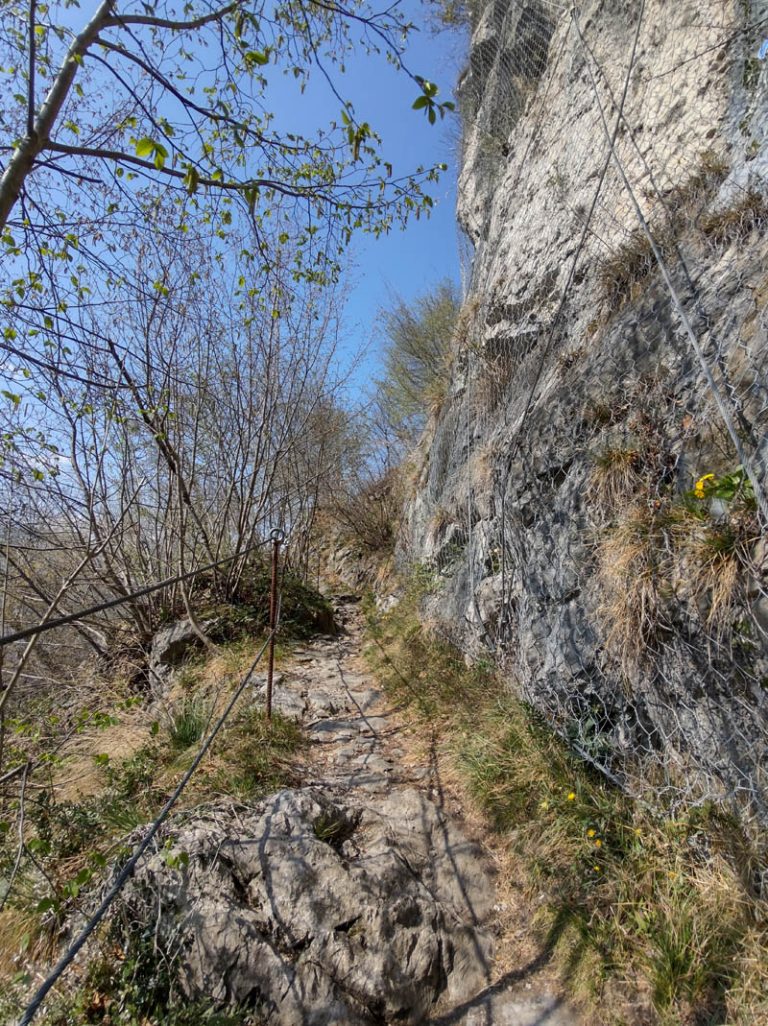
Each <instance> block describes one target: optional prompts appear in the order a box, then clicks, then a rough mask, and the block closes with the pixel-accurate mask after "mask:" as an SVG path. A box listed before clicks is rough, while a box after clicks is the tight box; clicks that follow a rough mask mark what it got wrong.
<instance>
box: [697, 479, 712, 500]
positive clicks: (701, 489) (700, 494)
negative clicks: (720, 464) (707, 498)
mask: <svg viewBox="0 0 768 1026" xmlns="http://www.w3.org/2000/svg"><path fill="white" fill-rule="evenodd" d="M714 480H715V475H714V474H705V475H704V477H700V478H699V480H698V481H697V482H696V484H695V485H694V486H693V494H694V495H695V496H696V498H697V499H703V498H704V495H705V488H706V482H707V481H714Z"/></svg>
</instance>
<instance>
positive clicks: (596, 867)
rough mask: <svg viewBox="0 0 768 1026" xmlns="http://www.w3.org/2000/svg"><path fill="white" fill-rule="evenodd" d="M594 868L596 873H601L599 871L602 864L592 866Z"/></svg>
mask: <svg viewBox="0 0 768 1026" xmlns="http://www.w3.org/2000/svg"><path fill="white" fill-rule="evenodd" d="M592 868H593V869H594V871H595V872H596V873H599V872H600V866H592Z"/></svg>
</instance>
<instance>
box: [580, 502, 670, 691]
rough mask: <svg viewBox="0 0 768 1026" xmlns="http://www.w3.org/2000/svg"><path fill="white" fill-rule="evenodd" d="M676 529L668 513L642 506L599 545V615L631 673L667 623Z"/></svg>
mask: <svg viewBox="0 0 768 1026" xmlns="http://www.w3.org/2000/svg"><path fill="white" fill-rule="evenodd" d="M671 526H672V522H671V520H670V517H669V514H668V511H667V510H664V509H656V508H655V506H654V505H653V504H648V503H644V502H643V503H637V504H635V505H634V506H631V507H630V508H629V509H628V510H627V511H626V512H625V513H624V514H623V515H622V516H621V517H620V519H619V520H618V522H617V523H616V525H615V526H614V527H612V528H611V530H610V531H608V532H607V533H606V535H605V537H604V538H603V540H602V541H601V542H600V544H599V546H598V566H599V570H598V576H599V580H600V582H601V585H602V589H603V601H602V603H601V605H600V608H599V615H600V616H601V618H602V619H603V621H604V623H605V625H606V628H607V636H606V646H607V648H608V649H609V650H610V651H612V652H613V653H614V655H615V656H616V657H617V658H618V660H619V662H620V663H621V665H622V666H623V667H624V669H625V671H626V672H628V673H629V672H631V671H632V670H634V669H635V668H636V667H637V665H638V663H639V662H640V661H641V660H642V658H643V656H644V655H645V653H646V652H647V650H648V647H649V646H650V645H651V644H652V642H653V639H654V637H655V636H656V633H657V631H658V629H659V626H660V625H661V624H663V623H664V622H665V605H666V597H667V595H666V594H665V591H666V589H665V587H664V585H665V583H666V582H668V581H669V579H670V576H671V572H670V564H669V556H668V553H669V531H670V528H671Z"/></svg>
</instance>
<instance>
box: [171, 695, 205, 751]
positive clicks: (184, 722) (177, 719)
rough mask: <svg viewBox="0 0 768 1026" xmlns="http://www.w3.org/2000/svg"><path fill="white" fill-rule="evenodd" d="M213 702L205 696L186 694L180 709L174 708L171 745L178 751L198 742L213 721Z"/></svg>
mask: <svg viewBox="0 0 768 1026" xmlns="http://www.w3.org/2000/svg"><path fill="white" fill-rule="evenodd" d="M211 711H212V710H211V704H210V702H207V701H206V700H205V699H204V698H201V697H196V696H193V695H187V696H185V697H184V698H183V699H182V701H181V703H180V705H179V707H178V709H176V710H174V712H173V715H172V718H171V723H170V726H169V728H168V736H169V738H170V742H171V745H172V746H173V748H175V749H176V750H177V751H184V750H185V749H187V748H191V747H192V745H194V744H197V742H198V741H200V739H201V738H202V737H203V734H205V732H206V729H207V727H208V726H209V724H210V722H211Z"/></svg>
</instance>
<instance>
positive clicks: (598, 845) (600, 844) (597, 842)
mask: <svg viewBox="0 0 768 1026" xmlns="http://www.w3.org/2000/svg"><path fill="white" fill-rule="evenodd" d="M602 846H603V842H602V841H601V840H600V838H599V837H598V839H597V840H596V841H595V847H596V848H602Z"/></svg>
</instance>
